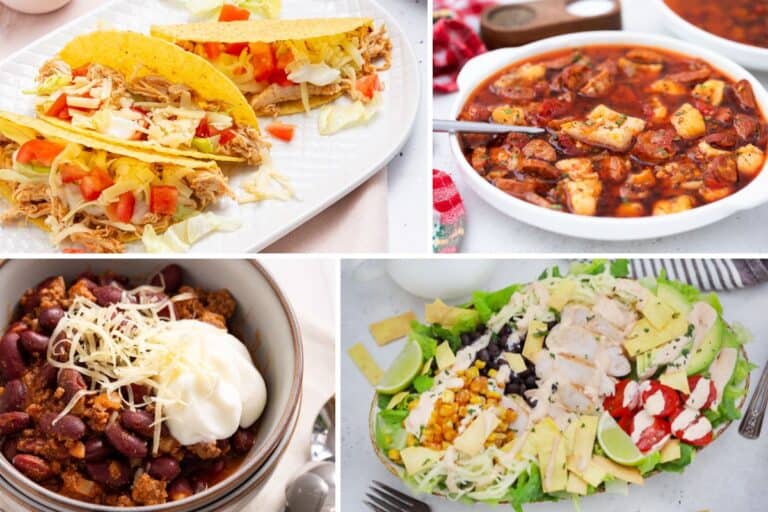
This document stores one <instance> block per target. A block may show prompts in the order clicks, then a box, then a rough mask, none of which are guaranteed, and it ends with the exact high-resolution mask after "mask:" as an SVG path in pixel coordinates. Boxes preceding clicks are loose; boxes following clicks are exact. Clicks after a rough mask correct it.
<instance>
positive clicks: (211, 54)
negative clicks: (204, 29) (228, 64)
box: [203, 43, 240, 60]
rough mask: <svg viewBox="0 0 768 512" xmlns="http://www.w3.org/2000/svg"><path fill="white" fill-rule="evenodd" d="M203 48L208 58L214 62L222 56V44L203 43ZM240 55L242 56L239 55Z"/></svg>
mask: <svg viewBox="0 0 768 512" xmlns="http://www.w3.org/2000/svg"><path fill="white" fill-rule="evenodd" d="M203 48H205V54H206V55H208V58H209V59H211V60H213V59H216V58H218V57H219V55H221V43H203ZM238 55H240V54H239V53H238Z"/></svg>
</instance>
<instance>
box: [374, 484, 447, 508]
mask: <svg viewBox="0 0 768 512" xmlns="http://www.w3.org/2000/svg"><path fill="white" fill-rule="evenodd" d="M370 491H371V492H369V493H366V494H365V495H366V496H368V499H369V500H371V501H364V502H363V503H365V504H366V505H368V506H369V507H371V510H374V511H375V512H431V510H432V509H431V508H429V505H427V504H426V503H424V502H423V501H419V500H416V499H414V498H411V497H410V496H408V495H407V494H403V493H401V492H400V491H397V490H395V489H393V488H392V487H390V486H388V485H385V484H383V483H381V482H379V481H377V480H374V481H373V483H372V484H371V487H370Z"/></svg>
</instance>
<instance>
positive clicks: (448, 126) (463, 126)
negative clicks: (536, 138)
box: [432, 119, 545, 133]
mask: <svg viewBox="0 0 768 512" xmlns="http://www.w3.org/2000/svg"><path fill="white" fill-rule="evenodd" d="M432 131H433V132H447V133H511V132H519V133H544V132H545V130H544V129H543V128H536V127H533V126H515V125H511V124H496V123H475V122H470V121H450V120H448V119H433V120H432Z"/></svg>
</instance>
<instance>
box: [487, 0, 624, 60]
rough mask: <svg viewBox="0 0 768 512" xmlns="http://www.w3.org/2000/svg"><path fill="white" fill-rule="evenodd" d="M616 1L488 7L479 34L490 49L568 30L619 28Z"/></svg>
mask: <svg viewBox="0 0 768 512" xmlns="http://www.w3.org/2000/svg"><path fill="white" fill-rule="evenodd" d="M620 29H621V5H620V3H619V0H538V1H536V2H530V3H522V4H503V5H496V6H493V7H489V8H488V9H486V10H485V11H484V12H483V15H482V18H481V20H480V36H481V37H482V39H483V41H484V42H485V45H486V46H487V47H488V48H489V49H496V48H506V47H509V46H520V45H523V44H526V43H530V42H531V41H537V40H539V39H544V38H546V37H552V36H556V35H560V34H567V33H570V32H585V31H588V30H620Z"/></svg>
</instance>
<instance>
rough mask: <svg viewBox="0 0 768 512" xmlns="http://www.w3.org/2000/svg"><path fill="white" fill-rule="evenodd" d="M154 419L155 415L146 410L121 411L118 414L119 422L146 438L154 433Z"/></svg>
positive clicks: (149, 437)
mask: <svg viewBox="0 0 768 512" xmlns="http://www.w3.org/2000/svg"><path fill="white" fill-rule="evenodd" d="M154 421H155V417H154V416H152V414H150V413H148V412H147V411H123V413H122V414H121V415H120V423H121V424H122V425H123V426H124V427H125V428H127V429H128V430H130V431H131V432H135V433H136V434H139V435H141V436H143V437H146V438H148V439H151V438H152V436H153V435H154V434H155V429H154V427H152V423H154Z"/></svg>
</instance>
